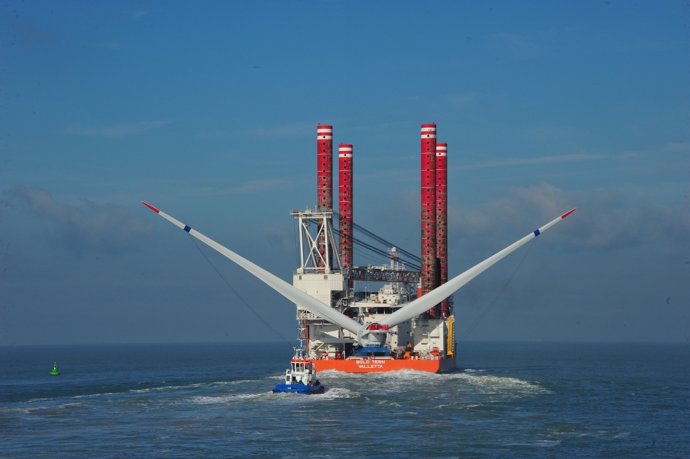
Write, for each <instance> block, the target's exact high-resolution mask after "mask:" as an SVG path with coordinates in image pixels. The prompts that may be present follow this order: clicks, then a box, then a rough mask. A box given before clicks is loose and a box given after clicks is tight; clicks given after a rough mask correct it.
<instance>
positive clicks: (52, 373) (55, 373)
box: [50, 362, 60, 376]
mask: <svg viewBox="0 0 690 459" xmlns="http://www.w3.org/2000/svg"><path fill="white" fill-rule="evenodd" d="M50 376H60V369H59V368H58V366H57V363H55V362H53V369H52V370H50Z"/></svg>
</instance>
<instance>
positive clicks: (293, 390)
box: [273, 384, 326, 395]
mask: <svg viewBox="0 0 690 459" xmlns="http://www.w3.org/2000/svg"><path fill="white" fill-rule="evenodd" d="M325 390H326V389H325V388H324V387H323V386H322V385H321V384H315V385H311V386H308V385H306V384H276V387H274V388H273V392H274V393H276V394H277V393H289V394H305V395H311V394H323V393H324V391H325Z"/></svg>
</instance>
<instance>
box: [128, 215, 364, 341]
mask: <svg viewBox="0 0 690 459" xmlns="http://www.w3.org/2000/svg"><path fill="white" fill-rule="evenodd" d="M142 204H144V205H145V206H146V207H148V208H149V209H151V210H152V211H153V212H155V213H157V214H158V215H160V216H161V217H163V218H164V219H166V220H168V221H169V222H170V223H172V224H173V225H175V226H177V227H178V228H180V229H181V230H184V231H186V232H187V233H189V235H190V236H192V237H194V238H196V239H198V240H200V241H201V242H203V243H204V244H206V245H207V246H209V247H211V248H212V249H213V250H215V251H216V252H218V253H220V254H221V255H223V256H225V257H226V258H228V259H230V260H231V261H233V262H234V263H236V264H237V265H239V266H240V267H242V268H244V269H245V270H246V271H248V272H249V273H251V274H253V275H254V276H255V277H257V278H258V279H260V280H261V281H263V282H264V283H265V284H266V285H268V286H269V287H271V288H272V289H273V290H275V291H276V292H278V293H280V294H281V295H283V296H284V297H285V298H287V299H288V300H290V301H292V302H293V303H295V304H298V305H300V306H301V307H303V308H304V309H306V310H308V311H309V312H311V313H313V314H316V315H318V316H319V317H322V318H323V319H325V320H327V321H329V322H331V323H333V324H335V325H338V326H339V327H342V328H344V329H346V330H349V331H351V332H353V333H358V332H359V331H360V329H362V326H361V325H360V324H359V323H358V322H355V321H354V320H352V319H350V318H349V317H347V316H346V315H345V314H342V313H341V312H339V311H337V310H335V309H333V308H332V307H331V306H329V305H326V304H324V303H322V302H321V301H319V300H317V299H316V298H314V297H313V296H311V295H309V294H307V293H305V292H303V291H302V290H300V289H298V288H297V287H295V286H294V285H290V284H288V283H287V282H285V281H284V280H283V279H281V278H279V277H278V276H276V275H274V274H271V273H270V272H268V271H266V270H265V269H263V268H261V267H260V266H257V265H255V264H254V263H252V262H251V261H249V260H247V259H246V258H244V257H242V256H240V255H238V254H237V253H235V252H233V251H232V250H230V249H228V248H227V247H225V246H223V245H221V244H219V243H217V242H216V241H214V240H213V239H211V238H209V237H208V236H205V235H204V234H202V233H200V232H198V231H197V230H195V229H193V228H191V227H190V226H188V225H185V224H184V223H182V222H181V221H179V220H177V219H176V218H174V217H172V216H170V215H168V214H166V213H165V212H163V211H162V210H160V209H158V208H156V207H154V206H152V205H151V204H149V203H146V202H142Z"/></svg>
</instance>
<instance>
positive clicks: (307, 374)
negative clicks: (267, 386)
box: [273, 346, 326, 395]
mask: <svg viewBox="0 0 690 459" xmlns="http://www.w3.org/2000/svg"><path fill="white" fill-rule="evenodd" d="M325 390H326V388H325V387H324V386H323V385H321V383H320V382H319V380H318V379H316V371H315V370H314V366H313V365H312V363H311V360H309V358H307V356H306V353H305V351H304V348H303V347H301V346H300V347H298V348H297V347H296V348H295V355H294V356H293V357H292V359H291V360H290V368H288V369H287V370H285V382H284V383H278V384H276V387H274V388H273V392H274V393H282V392H287V393H293V394H306V395H309V394H323V393H324V391H325Z"/></svg>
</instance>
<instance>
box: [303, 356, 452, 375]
mask: <svg viewBox="0 0 690 459" xmlns="http://www.w3.org/2000/svg"><path fill="white" fill-rule="evenodd" d="M312 364H313V365H314V369H315V370H316V372H317V373H320V372H322V371H328V370H333V371H342V372H344V373H385V372H389V371H405V370H408V371H410V370H411V371H425V372H428V373H446V372H449V371H453V370H455V358H452V357H451V358H445V359H433V360H427V359H392V358H385V357H348V358H347V359H344V360H338V359H323V360H312Z"/></svg>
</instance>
